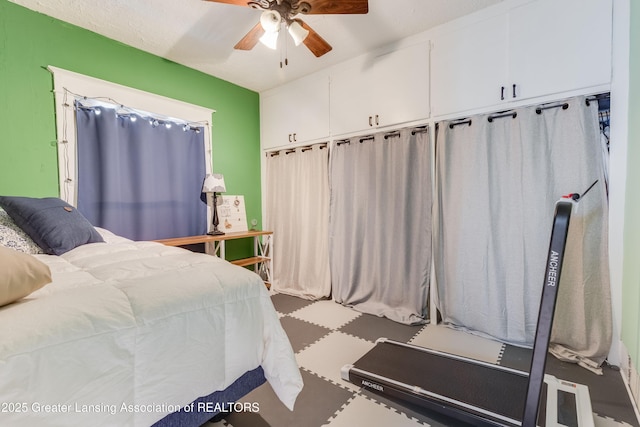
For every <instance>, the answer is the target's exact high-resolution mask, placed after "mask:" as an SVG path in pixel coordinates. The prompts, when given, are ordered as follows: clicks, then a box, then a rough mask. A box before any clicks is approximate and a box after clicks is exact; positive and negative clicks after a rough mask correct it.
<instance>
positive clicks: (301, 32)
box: [289, 21, 309, 46]
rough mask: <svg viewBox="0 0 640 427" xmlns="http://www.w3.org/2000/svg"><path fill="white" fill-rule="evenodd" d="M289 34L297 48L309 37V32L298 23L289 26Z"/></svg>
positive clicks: (294, 22)
mask: <svg viewBox="0 0 640 427" xmlns="http://www.w3.org/2000/svg"><path fill="white" fill-rule="evenodd" d="M289 34H290V35H291V38H292V39H293V42H294V43H295V45H296V46H299V45H300V43H302V42H303V41H304V39H306V38H307V36H308V35H309V31H308V30H305V29H304V28H303V27H302V25H300V24H299V23H298V22H296V21H293V22H291V24H289Z"/></svg>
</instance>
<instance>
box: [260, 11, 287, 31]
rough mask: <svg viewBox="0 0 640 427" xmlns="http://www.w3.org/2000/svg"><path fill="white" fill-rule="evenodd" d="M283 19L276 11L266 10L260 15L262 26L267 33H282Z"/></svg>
mask: <svg viewBox="0 0 640 427" xmlns="http://www.w3.org/2000/svg"><path fill="white" fill-rule="evenodd" d="M281 21H282V17H281V16H280V14H279V13H278V12H276V11H275V10H265V11H264V12H262V15H260V25H261V26H262V28H263V29H264V30H265V31H266V32H267V33H277V32H278V31H280V22H281Z"/></svg>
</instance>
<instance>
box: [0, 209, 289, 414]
mask: <svg viewBox="0 0 640 427" xmlns="http://www.w3.org/2000/svg"><path fill="white" fill-rule="evenodd" d="M3 199H6V198H3V197H0V206H2V207H3V208H5V210H6V211H7V212H8V213H9V214H10V217H8V216H7V215H6V214H5V213H4V212H3V211H1V210H0V247H2V246H4V248H3V250H4V251H5V252H7V251H10V253H9V255H10V256H13V255H16V256H17V255H18V252H27V253H28V254H24V253H23V254H21V255H20V256H25V257H28V259H27V261H28V262H32V261H33V260H36V261H33V262H37V263H39V264H38V265H44V266H46V268H47V269H48V271H49V272H50V277H51V280H50V283H47V284H44V285H42V286H39V288H38V289H36V290H33V291H32V292H30V293H28V295H26V296H24V297H22V298H20V299H18V300H17V301H15V302H12V303H8V304H6V305H3V306H1V307H0V337H2V338H1V339H0V424H1V425H3V426H14V425H15V426H24V425H38V426H72V425H92V426H151V425H156V426H199V425H201V424H202V423H204V422H205V421H206V420H208V419H209V418H212V417H213V416H214V415H216V413H218V412H229V411H259V403H258V402H253V403H251V404H245V405H234V404H233V402H235V401H236V400H237V399H238V398H239V397H241V396H242V395H244V394H246V393H247V392H248V391H250V390H251V389H253V388H255V387H257V386H259V385H260V384H262V383H263V382H264V381H265V380H266V381H268V382H269V384H270V385H271V387H272V388H273V390H274V392H275V393H276V394H277V396H278V397H279V398H280V400H281V401H282V403H283V404H284V405H285V406H286V407H288V408H289V409H291V410H292V409H293V406H294V403H295V400H296V397H297V395H298V393H299V392H300V390H301V389H302V379H301V376H300V372H299V369H298V367H297V364H296V361H295V358H294V354H293V351H292V349H291V345H290V343H289V341H288V338H287V336H286V334H285V332H284V330H283V329H282V327H281V325H280V322H279V319H278V316H277V313H276V312H275V310H274V308H273V305H272V303H271V300H270V297H269V294H268V291H267V290H266V288H265V286H264V284H263V282H262V280H261V279H260V277H259V276H257V275H256V274H254V273H253V272H251V271H249V270H247V269H244V268H242V267H237V266H234V265H232V264H230V263H228V262H226V261H224V260H221V259H219V258H217V257H214V256H210V255H206V254H197V253H192V252H189V251H187V250H184V249H181V248H175V247H168V246H164V245H161V244H159V243H155V242H134V241H131V240H128V239H125V238H123V237H119V236H116V235H114V234H113V233H110V232H109V231H107V230H103V229H99V228H93V227H91V226H90V227H91V228H92V229H93V231H95V232H96V233H97V234H95V235H93V234H92V236H93V237H92V238H93V239H95V240H97V241H93V242H87V243H82V244H78V245H76V246H74V247H73V248H72V249H68V250H66V248H65V251H64V253H62V254H59V255H56V254H49V253H46V252H51V249H50V248H48V247H47V246H46V244H45V245H43V244H41V243H40V242H37V241H36V244H35V245H33V243H34V242H29V238H32V237H33V236H32V235H31V234H30V233H26V231H27V229H28V228H29V227H28V226H25V225H24V224H20V221H19V220H20V218H19V217H18V220H16V218H17V216H16V215H15V214H13V213H12V212H10V209H7V205H6V200H3ZM58 200H59V199H56V200H54V202H55V204H59V202H58ZM3 202H5V203H4V204H3ZM60 202H61V201H60ZM64 205H65V204H64V202H62V204H60V205H59V207H61V208H65V206H64ZM57 207H58V206H57V205H56V207H55V208H56V209H57ZM67 209H72V208H70V207H69V208H67ZM65 212H66V211H65ZM74 214H78V213H77V211H74ZM46 215H47V216H49V215H51V211H47V214H46ZM62 215H66V214H62ZM76 222H77V221H75V220H74V221H72V223H73V226H74V227H75V225H76ZM64 226H67V225H66V224H65V225H64ZM60 227H61V226H60V224H59V223H58V225H57V226H56V227H55V228H56V229H58V231H59V229H60ZM9 228H13V229H14V231H16V232H17V231H19V232H24V233H23V234H26V236H24V235H23V236H21V237H20V238H24V240H25V241H26V242H27V243H26V244H23V243H21V242H19V243H18V244H16V242H15V240H16V239H18V238H17V237H15V236H14V238H13V241H12V240H11V238H7V237H6V232H7V229H9ZM3 230H4V232H5V236H4V237H3V236H2V233H3ZM30 231H31V232H32V233H33V231H32V230H30ZM93 231H92V233H93ZM40 232H42V231H40ZM63 235H64V233H63ZM33 240H36V239H33ZM25 245H27V246H29V245H31V247H28V248H27V249H25V247H24V246H25ZM73 245H75V243H73V244H72V245H71V246H73ZM6 247H11V249H10V250H7V249H6ZM43 247H44V248H45V250H41V251H39V252H45V253H33V252H38V250H37V249H42V248H43ZM1 256H2V253H0V257H1ZM0 265H2V261H1V259H0ZM5 265H6V264H5ZM12 268H13V267H12ZM42 281H46V280H42Z"/></svg>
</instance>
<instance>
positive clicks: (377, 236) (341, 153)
mask: <svg viewBox="0 0 640 427" xmlns="http://www.w3.org/2000/svg"><path fill="white" fill-rule="evenodd" d="M429 147H430V144H429V135H428V133H427V132H424V131H422V132H418V133H416V132H413V131H412V130H411V129H404V130H402V131H399V132H398V133H396V134H393V135H392V136H390V135H385V134H383V133H379V134H376V135H375V136H373V137H371V138H362V139H361V138H351V139H350V140H349V142H347V143H341V144H340V145H338V144H336V146H335V147H334V148H333V149H332V152H331V167H330V182H331V207H330V210H331V221H330V227H329V233H330V238H329V246H330V252H329V253H330V263H331V282H332V291H333V299H334V300H335V301H336V302H338V303H341V304H344V305H346V306H349V307H353V308H354V309H356V310H358V311H361V312H364V313H370V314H375V315H378V316H385V317H388V318H390V319H392V320H395V321H398V322H401V323H406V324H416V323H423V322H424V321H425V319H426V316H427V313H426V304H427V297H428V290H429V276H430V266H431V264H430V263H431V175H430V160H429V159H430V151H429Z"/></svg>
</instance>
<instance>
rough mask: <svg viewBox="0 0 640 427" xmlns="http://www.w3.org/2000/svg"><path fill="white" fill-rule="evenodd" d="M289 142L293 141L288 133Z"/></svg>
mask: <svg viewBox="0 0 640 427" xmlns="http://www.w3.org/2000/svg"><path fill="white" fill-rule="evenodd" d="M289 142H293V141H292V140H291V134H289Z"/></svg>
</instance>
